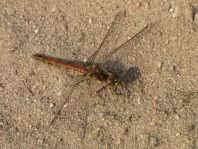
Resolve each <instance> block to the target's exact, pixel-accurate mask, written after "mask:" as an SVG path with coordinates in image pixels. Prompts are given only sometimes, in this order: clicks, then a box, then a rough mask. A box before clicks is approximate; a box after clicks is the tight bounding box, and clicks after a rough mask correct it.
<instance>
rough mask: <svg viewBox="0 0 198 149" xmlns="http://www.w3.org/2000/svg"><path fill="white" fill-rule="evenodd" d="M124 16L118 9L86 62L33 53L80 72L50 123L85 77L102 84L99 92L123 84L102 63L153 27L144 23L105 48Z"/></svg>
mask: <svg viewBox="0 0 198 149" xmlns="http://www.w3.org/2000/svg"><path fill="white" fill-rule="evenodd" d="M125 16H126V11H125V10H123V11H119V12H118V13H117V14H116V16H115V17H114V20H113V21H112V23H111V26H110V28H109V29H108V31H107V33H106V34H105V36H104V38H103V40H102V42H101V44H100V45H99V47H98V48H97V50H96V51H95V52H94V53H93V54H92V55H91V56H90V57H89V58H88V60H87V62H85V63H83V64H82V63H78V64H77V63H76V62H74V61H70V60H65V59H60V58H56V57H52V56H49V55H46V54H41V53H36V54H33V55H32V56H33V58H35V59H38V60H41V61H43V62H47V63H50V64H54V65H58V66H62V67H64V68H66V69H71V70H74V71H77V72H80V73H81V74H82V75H81V77H80V78H78V79H77V80H76V81H75V82H74V83H73V84H72V85H71V88H70V90H69V91H68V93H67V97H66V98H65V100H64V101H63V102H62V104H61V106H60V107H59V108H58V110H57V112H56V113H55V114H54V117H53V119H52V121H51V122H50V125H52V124H53V123H54V121H55V120H56V119H57V118H58V116H59V115H60V114H61V111H62V110H63V108H64V106H65V104H66V103H67V101H68V100H69V98H70V96H71V95H72V93H73V90H74V89H75V87H77V85H78V84H79V83H81V82H83V81H85V80H87V79H90V78H91V79H94V80H97V81H99V82H101V83H103V84H104V85H103V86H102V88H100V89H99V90H98V91H96V92H100V91H101V90H103V89H105V88H107V87H108V88H110V89H112V90H115V89H116V88H117V86H118V85H121V86H123V82H122V81H121V78H119V75H118V74H117V73H115V72H113V71H110V70H107V69H106V68H105V67H104V65H105V63H106V62H107V61H108V59H109V58H110V57H111V56H112V55H113V54H115V53H116V52H117V51H119V50H123V49H125V48H127V47H133V45H134V44H135V43H136V42H138V40H141V38H143V35H144V34H146V33H148V32H149V31H150V30H151V29H152V28H153V27H154V24H153V23H151V24H149V25H146V26H145V27H144V28H143V29H141V30H140V31H139V32H138V33H137V34H135V35H134V36H133V37H131V38H130V39H128V40H127V41H126V42H124V43H123V44H121V45H120V46H117V47H114V48H111V49H110V48H107V47H108V46H109V44H110V41H111V40H112V38H115V37H118V33H116V32H115V31H116V30H118V31H119V29H121V27H122V24H121V22H122V21H123V19H124V18H125ZM115 44H116V40H114V42H113V41H111V45H115Z"/></svg>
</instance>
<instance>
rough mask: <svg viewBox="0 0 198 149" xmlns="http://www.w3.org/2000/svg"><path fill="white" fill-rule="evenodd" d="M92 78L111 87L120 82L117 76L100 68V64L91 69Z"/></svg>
mask: <svg viewBox="0 0 198 149" xmlns="http://www.w3.org/2000/svg"><path fill="white" fill-rule="evenodd" d="M90 76H91V77H92V78H94V79H96V80H98V81H100V82H104V83H107V84H109V85H111V86H114V85H115V84H117V83H118V81H119V78H118V75H117V74H115V73H113V72H110V71H108V70H106V69H104V68H102V67H100V65H99V64H95V65H93V66H92V67H91V73H90Z"/></svg>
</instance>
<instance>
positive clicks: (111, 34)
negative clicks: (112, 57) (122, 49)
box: [88, 10, 126, 64]
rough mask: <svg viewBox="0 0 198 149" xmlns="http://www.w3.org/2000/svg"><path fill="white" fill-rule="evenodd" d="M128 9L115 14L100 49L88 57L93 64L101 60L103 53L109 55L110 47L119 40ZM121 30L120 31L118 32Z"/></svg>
mask: <svg viewBox="0 0 198 149" xmlns="http://www.w3.org/2000/svg"><path fill="white" fill-rule="evenodd" d="M125 14H126V11H125V10H123V11H120V12H118V13H117V15H116V16H115V18H114V20H113V22H112V23H111V26H110V28H109V30H108V31H107V33H106V35H105V37H104V38H103V40H102V42H101V44H100V46H99V47H98V49H97V50H96V51H95V52H94V53H93V54H92V55H91V56H90V57H89V58H88V63H90V64H93V63H94V62H95V63H98V62H100V57H101V54H103V55H107V53H109V52H110V49H112V48H114V47H115V45H116V42H117V39H118V37H119V35H120V33H121V32H120V31H121V27H122V22H123V19H124V17H125ZM118 32H119V33H118Z"/></svg>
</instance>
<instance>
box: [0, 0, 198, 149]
mask: <svg viewBox="0 0 198 149" xmlns="http://www.w3.org/2000/svg"><path fill="white" fill-rule="evenodd" d="M197 2H198V1H196V0H175V1H174V2H172V1H170V0H160V1H159V0H145V1H144V0H142V1H132V0H131V1H130V0H124V1H122V0H120V1H116V2H113V1H101V0H94V1H91V0H87V1H85V0H84V1H83V0H80V1H79V0H65V1H63V0H59V1H56V0H49V1H47V0H42V1H41V0H29V1H26V0H20V1H19V0H17V1H12V0H1V1H0V10H1V11H0V22H1V23H0V33H1V34H0V55H1V56H0V148H24V149H25V148H26V149H27V148H58V149H60V148H68V149H77V148H79V149H82V148H85V149H89V148H90V149H93V148H100V149H106V148H108V149H111V148H112V149H113V148H117V149H118V148H119V149H128V148H133V149H146V148H149V149H150V148H158V149H162V148H164V149H165V148H170V149H196V148H198V141H197V140H198V108H197V107H198V3H197ZM121 10H126V16H125V17H124V18H123V20H122V21H121V22H120V25H118V28H117V29H116V30H115V31H114V36H113V37H112V38H109V46H108V45H107V48H106V51H107V50H109V49H111V48H113V47H115V46H118V45H120V44H122V43H123V42H124V41H126V40H127V39H129V38H130V37H132V36H134V35H135V34H136V33H137V32H139V31H140V30H141V29H142V28H144V27H145V25H149V24H151V23H154V27H153V28H152V29H150V30H149V31H148V32H147V33H144V34H141V36H140V38H137V40H135V41H133V42H132V43H131V44H129V46H125V47H124V48H122V49H121V50H119V51H118V52H117V53H115V54H114V55H113V56H112V57H111V58H112V59H111V61H112V62H113V63H114V64H115V68H118V67H119V68H122V70H120V71H119V73H120V74H124V73H123V71H125V72H127V73H126V74H127V76H125V77H126V78H127V80H128V90H129V92H127V95H126V94H125V93H122V94H121V95H118V94H117V93H113V92H110V91H109V90H108V89H107V90H104V91H102V92H100V94H96V95H93V93H94V92H96V90H97V89H98V87H99V86H100V85H101V84H99V83H97V82H95V81H88V82H86V81H85V82H83V83H81V84H79V85H78V87H77V88H75V89H74V92H73V94H72V95H71V97H70V98H69V99H68V101H67V102H66V104H65V106H64V108H63V110H62V111H61V114H60V116H59V118H58V119H56V120H55V122H54V123H53V124H52V125H51V126H50V127H49V123H50V122H51V120H52V119H53V116H54V114H55V113H56V111H57V110H58V109H59V108H60V106H61V104H62V102H63V101H64V100H65V99H66V98H67V95H68V93H69V90H70V87H69V84H71V83H72V82H73V81H74V80H75V78H76V77H78V76H79V74H76V73H73V72H70V71H67V70H64V69H59V68H57V67H54V66H51V65H48V64H44V63H42V62H39V61H37V60H35V59H33V58H32V57H31V55H32V54H34V53H37V52H40V53H46V54H49V55H53V56H57V57H62V58H66V59H70V60H81V61H85V60H87V58H88V57H89V56H90V55H91V54H92V53H93V52H94V51H95V50H96V49H97V48H98V46H99V44H100V43H101V41H102V39H103V37H104V35H105V34H106V32H107V30H108V28H109V27H110V24H111V22H112V21H113V19H114V17H115V15H116V14H117V13H118V12H119V11H121ZM115 35H117V36H115ZM111 40H112V41H111ZM111 43H113V44H111ZM106 51H101V53H103V52H106ZM101 53H100V54H101ZM134 73H137V74H134ZM123 92H124V91H123Z"/></svg>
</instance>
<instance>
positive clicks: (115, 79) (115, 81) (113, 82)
mask: <svg viewBox="0 0 198 149" xmlns="http://www.w3.org/2000/svg"><path fill="white" fill-rule="evenodd" d="M118 82H119V78H118V76H117V75H116V74H111V76H110V77H109V84H111V85H113V86H114V85H116V84H118Z"/></svg>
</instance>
